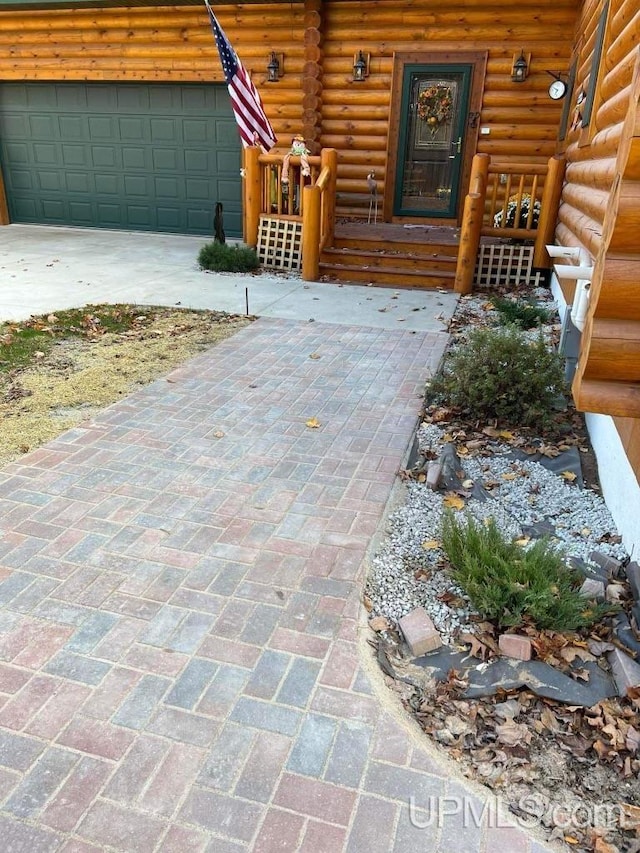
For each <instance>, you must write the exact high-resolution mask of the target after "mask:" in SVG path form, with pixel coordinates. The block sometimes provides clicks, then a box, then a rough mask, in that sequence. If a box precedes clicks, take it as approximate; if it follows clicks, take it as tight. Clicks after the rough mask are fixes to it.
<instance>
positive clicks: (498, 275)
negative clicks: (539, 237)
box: [475, 243, 541, 287]
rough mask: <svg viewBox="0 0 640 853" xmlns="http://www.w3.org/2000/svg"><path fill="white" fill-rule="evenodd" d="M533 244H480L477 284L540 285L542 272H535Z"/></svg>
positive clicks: (476, 275)
mask: <svg viewBox="0 0 640 853" xmlns="http://www.w3.org/2000/svg"><path fill="white" fill-rule="evenodd" d="M533 251H534V247H533V246H524V245H515V246H514V245H512V244H507V243H488V244H483V243H481V244H480V249H479V250H478V263H477V265H476V274H475V284H478V285H489V286H496V285H516V284H529V285H533V286H534V287H538V285H539V284H540V281H541V275H540V272H538V271H536V272H533Z"/></svg>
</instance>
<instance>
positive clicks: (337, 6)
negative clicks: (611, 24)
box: [322, 0, 578, 193]
mask: <svg viewBox="0 0 640 853" xmlns="http://www.w3.org/2000/svg"><path fill="white" fill-rule="evenodd" d="M577 15H578V2H576V1H575V0H559V2H557V3H555V2H554V3H551V2H539V0H524V2H520V3H509V2H496V0H489V2H487V3H483V2H481V0H450V2H447V0H436V2H433V0H410V2H404V3H398V2H396V0H363V2H348V3H346V2H340V0H326V2H325V3H324V4H323V18H324V41H323V50H324V77H323V95H322V99H323V131H324V132H323V136H322V143H323V145H326V146H331V147H334V148H337V149H338V151H339V152H340V161H339V181H338V192H341V191H342V192H347V193H355V192H363V193H366V176H367V174H368V172H369V171H370V170H371V168H372V167H373V168H374V169H375V171H376V178H377V179H378V191H379V193H383V192H384V190H385V188H384V180H383V178H384V174H385V167H386V151H387V133H388V116H389V110H390V98H391V83H392V71H393V54H394V52H402V53H406V52H411V51H415V52H422V53H424V52H425V51H434V50H439V49H442V50H446V49H450V50H452V51H454V52H455V51H456V50H481V51H488V66H487V75H486V80H485V91H484V97H483V103H482V113H481V116H480V119H479V124H480V125H481V126H483V127H488V128H490V131H491V132H490V134H489V135H481V136H480V137H479V138H478V147H477V151H478V152H482V153H487V154H490V155H491V156H492V157H493V158H495V159H496V160H501V161H505V162H509V161H512V160H516V161H523V160H524V161H526V162H529V163H541V164H542V163H546V162H547V160H548V158H549V157H551V156H552V155H553V154H554V153H555V150H556V140H557V135H558V125H559V122H560V116H561V112H562V104H560V103H554V102H553V101H551V100H550V98H549V97H548V94H547V89H548V87H549V83H550V82H551V77H550V76H549V75H548V74H547V73H546V71H547V70H552V71H562V72H567V71H568V67H569V59H570V54H571V43H572V39H573V33H574V28H575V24H576V18H577ZM359 50H362V51H363V52H365V53H370V54H371V67H370V74H369V77H368V78H367V79H366V81H365V82H364V83H357V82H354V81H353V80H352V65H353V56H354V54H355V53H356V52H357V51H359ZM521 50H524V51H525V53H528V52H531V55H532V57H531V68H530V74H529V76H528V78H527V80H526V81H525V82H524V83H520V84H518V83H513V82H512V81H511V66H512V61H513V55H514V54H519V53H520V51H521ZM465 189H466V188H465Z"/></svg>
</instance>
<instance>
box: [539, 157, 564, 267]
mask: <svg viewBox="0 0 640 853" xmlns="http://www.w3.org/2000/svg"><path fill="white" fill-rule="evenodd" d="M564 170H565V159H564V155H562V154H555V155H554V156H553V157H551V158H550V159H549V167H548V169H547V176H546V178H545V181H544V189H543V190H542V201H541V202H540V221H539V222H538V232H537V234H536V242H535V248H534V250H533V266H534V267H536V268H537V269H548V268H549V266H550V265H551V261H550V258H549V254H548V252H547V250H546V248H545V246H547V245H550V244H551V243H553V235H554V234H555V230H556V223H557V221H558V208H559V207H560V197H561V195H562V182H563V180H564Z"/></svg>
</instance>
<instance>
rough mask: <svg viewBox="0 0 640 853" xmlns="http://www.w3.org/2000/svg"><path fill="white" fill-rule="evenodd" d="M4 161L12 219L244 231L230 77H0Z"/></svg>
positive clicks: (0, 135) (0, 138) (202, 231)
mask: <svg viewBox="0 0 640 853" xmlns="http://www.w3.org/2000/svg"><path fill="white" fill-rule="evenodd" d="M0 165H1V166H2V169H3V172H4V177H5V185H6V187H7V196H8V202H9V212H10V217H11V219H12V221H18V222H19V221H23V222H48V223H56V224H70V225H74V224H75V225H90V226H98V227H106V228H127V229H139V230H165V231H176V232H189V233H200V234H205V235H211V234H212V227H213V226H212V222H213V209H214V206H215V203H216V202H217V201H222V203H223V204H224V206H225V230H226V232H227V234H228V235H229V236H239V234H240V233H241V217H240V211H241V183H240V180H239V173H240V142H239V138H238V132H237V128H236V125H235V122H234V121H233V115H232V111H231V107H230V103H229V96H228V93H227V90H226V87H225V86H220V85H213V84H211V85H202V84H146V83H145V84H142V83H140V84H139V83H130V84H125V83H123V84H117V85H114V84H111V83H78V84H75V83H74V84H67V83H29V84H22V83H20V84H14V83H3V84H0Z"/></svg>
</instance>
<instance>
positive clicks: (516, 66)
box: [511, 50, 531, 83]
mask: <svg viewBox="0 0 640 853" xmlns="http://www.w3.org/2000/svg"><path fill="white" fill-rule="evenodd" d="M530 63H531V54H530V53H527V54H526V55H525V52H524V51H523V50H521V51H520V56H518V55H517V54H515V53H514V55H513V64H512V66H511V79H512V80H513V82H514V83H524V81H525V80H526V79H527V76H528V74H529V64H530Z"/></svg>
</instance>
